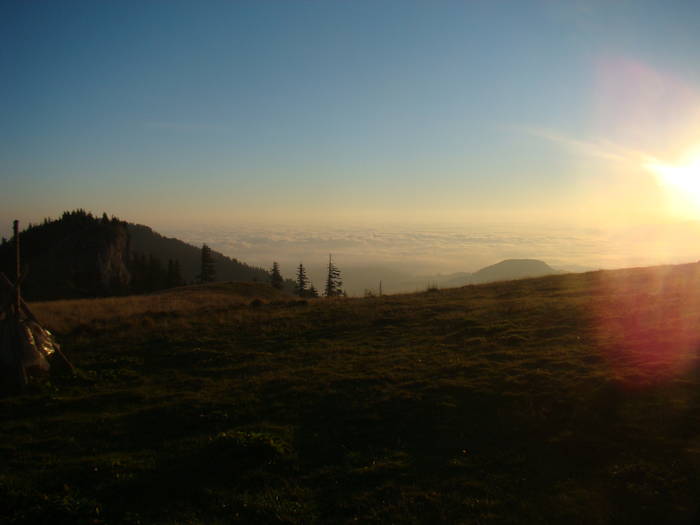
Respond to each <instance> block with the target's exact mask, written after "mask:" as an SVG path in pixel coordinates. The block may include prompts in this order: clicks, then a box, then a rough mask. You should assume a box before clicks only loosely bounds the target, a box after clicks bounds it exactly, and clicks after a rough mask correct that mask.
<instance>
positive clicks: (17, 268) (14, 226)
mask: <svg viewBox="0 0 700 525" xmlns="http://www.w3.org/2000/svg"><path fill="white" fill-rule="evenodd" d="M12 230H13V232H14V234H15V313H16V314H17V319H19V313H20V309H21V308H22V295H21V294H20V291H19V283H20V275H21V273H22V272H21V270H20V260H19V221H18V220H16V219H15V221H14V222H13V223H12Z"/></svg>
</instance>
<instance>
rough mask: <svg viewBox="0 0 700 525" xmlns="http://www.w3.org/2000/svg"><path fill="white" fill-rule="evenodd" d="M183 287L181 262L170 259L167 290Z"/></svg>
mask: <svg viewBox="0 0 700 525" xmlns="http://www.w3.org/2000/svg"><path fill="white" fill-rule="evenodd" d="M175 286H182V274H181V273H180V261H178V260H177V259H176V260H173V259H168V276H167V279H166V288H174V287H175Z"/></svg>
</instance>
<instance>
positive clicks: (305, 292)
mask: <svg viewBox="0 0 700 525" xmlns="http://www.w3.org/2000/svg"><path fill="white" fill-rule="evenodd" d="M270 284H271V285H272V286H273V287H274V288H277V289H278V290H282V289H283V288H284V279H283V277H282V274H281V273H280V265H279V263H277V262H273V263H272V268H271V269H270ZM294 293H295V294H296V295H298V296H299V297H318V296H319V295H320V294H319V292H318V290H317V289H316V287H315V286H314V285H313V283H312V282H311V279H309V276H308V275H307V273H306V268H304V265H303V264H302V263H299V266H297V270H296V278H295V279H294ZM323 295H324V296H325V297H341V296H347V293H346V292H345V291H344V290H343V281H342V279H341V277H340V270H339V269H338V267H337V266H336V264H335V263H334V262H333V256H332V255H328V273H327V274H326V285H325V287H324V290H323Z"/></svg>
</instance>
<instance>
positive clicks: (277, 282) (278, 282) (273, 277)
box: [270, 262, 284, 290]
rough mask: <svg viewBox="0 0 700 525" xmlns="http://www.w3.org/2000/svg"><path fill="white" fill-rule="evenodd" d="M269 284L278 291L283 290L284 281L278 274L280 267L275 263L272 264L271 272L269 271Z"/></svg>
mask: <svg viewBox="0 0 700 525" xmlns="http://www.w3.org/2000/svg"><path fill="white" fill-rule="evenodd" d="M270 284H271V285H272V287H273V288H277V289H278V290H281V289H282V288H284V279H283V278H282V274H281V273H280V265H279V264H278V263H276V262H273V263H272V270H270Z"/></svg>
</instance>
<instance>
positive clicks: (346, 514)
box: [0, 264, 700, 524]
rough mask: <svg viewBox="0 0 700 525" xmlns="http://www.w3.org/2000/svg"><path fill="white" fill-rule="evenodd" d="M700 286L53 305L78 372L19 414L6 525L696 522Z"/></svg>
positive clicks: (605, 285) (699, 272) (531, 285)
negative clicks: (159, 306) (133, 307)
mask: <svg viewBox="0 0 700 525" xmlns="http://www.w3.org/2000/svg"><path fill="white" fill-rule="evenodd" d="M699 288H700V266H698V265H695V264H692V265H681V266H668V267H658V268H640V269H630V270H620V271H605V272H591V273H586V274H567V275H551V276H547V277H542V278H537V279H524V280H517V281H511V282H499V283H494V284H486V285H473V286H466V287H464V288H458V289H445V290H437V291H436V290H433V291H429V292H424V293H418V294H404V295H392V296H384V297H374V298H367V299H331V300H325V299H314V300H308V301H296V300H285V299H284V298H279V299H277V298H275V297H270V298H267V299H265V298H263V299H264V300H261V301H258V302H254V303H252V304H251V301H252V298H253V297H254V296H255V295H256V294H259V293H263V291H267V290H269V289H268V288H265V289H263V288H260V289H251V290H249V292H250V293H248V294H247V296H246V298H245V300H240V299H239V298H237V297H239V296H240V290H238V291H236V290H229V291H230V292H231V298H232V299H231V300H230V301H227V300H226V299H221V300H216V301H215V300H212V301H211V304H210V305H209V306H205V307H204V308H201V309H200V308H189V307H187V308H182V309H180V308H177V307H176V308H171V309H170V310H168V311H164V310H151V311H146V310H141V311H130V310H129V309H128V306H127V303H122V304H116V303H110V302H111V301H114V299H96V300H93V302H92V303H91V304H92V307H91V308H83V307H81V306H80V304H81V302H80V301H78V302H75V301H64V302H61V303H35V304H34V305H33V307H34V309H35V311H36V313H37V315H38V316H39V317H40V318H41V319H44V320H45V321H46V322H47V324H48V325H49V326H50V327H52V328H53V329H54V330H55V331H56V332H57V333H58V337H59V339H60V341H61V342H62V343H63V345H64V349H65V351H66V352H67V353H68V355H69V356H70V357H71V358H72V360H73V361H74V363H75V364H76V365H77V367H78V368H79V370H80V373H79V376H78V377H77V378H71V377H62V376H54V377H53V378H52V379H51V381H45V382H41V383H39V384H35V385H33V386H32V388H31V390H30V391H29V392H28V393H27V394H26V395H25V396H23V397H18V398H5V399H0V410H1V411H2V414H3V425H2V427H1V428H0V443H1V445H0V461H1V462H2V465H3V469H2V473H0V521H3V522H6V523H12V524H29V523H32V524H34V523H99V524H127V523H130V524H133V523H154V524H175V523H190V524H205V523H207V524H208V523H231V522H239V523H298V524H302V523H303V524H307V523H311V524H313V523H323V524H326V523H327V524H331V523H333V524H336V523H358V522H359V523H481V524H502V523H513V524H515V523H566V524H568V523H581V524H589V523H590V524H607V523H610V524H613V523H614V524H620V523H622V524H639V523H649V524H651V523H678V524H681V523H684V524H685V523H687V524H690V523H697V522H698V518H699V517H700V506H699V504H698V499H697V494H698V493H700V369H699V368H698V362H699V356H698V348H699V347H700V330H699V329H698V327H700V295H699V294H698V289H699ZM217 290H218V291H217ZM192 291H193V290H190V291H186V290H185V289H183V290H174V291H172V292H169V293H168V294H162V295H154V296H153V298H154V302H155V303H158V301H161V300H163V299H164V298H165V297H166V296H167V295H170V296H171V299H175V298H177V297H181V298H182V297H183V296H184V295H185V294H187V293H192ZM234 292H235V293H234ZM197 293H201V294H203V295H202V296H203V297H206V295H207V293H211V294H212V297H213V296H214V295H215V294H221V293H222V290H220V289H217V288H216V287H214V288H211V289H209V290H206V289H199V290H198V291H197ZM226 293H227V292H226V291H225V290H224V291H223V294H224V295H225V294H226ZM123 299H124V300H127V299H128V298H123ZM249 299H250V300H249ZM205 303H206V301H205ZM110 304H112V305H113V313H112V315H111V316H106V315H105V314H104V312H106V311H108V310H109V308H110ZM100 305H104V306H100ZM100 312H101V313H100Z"/></svg>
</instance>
